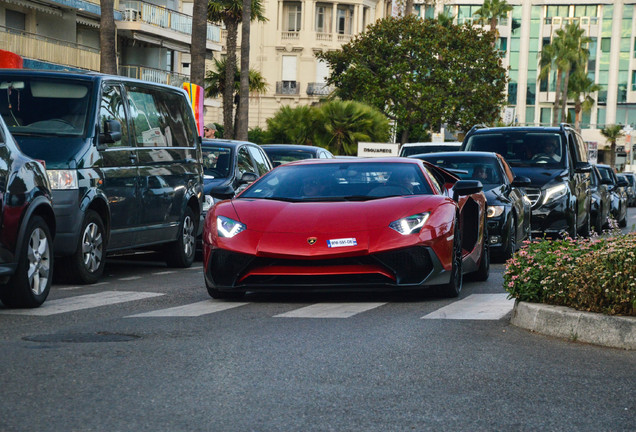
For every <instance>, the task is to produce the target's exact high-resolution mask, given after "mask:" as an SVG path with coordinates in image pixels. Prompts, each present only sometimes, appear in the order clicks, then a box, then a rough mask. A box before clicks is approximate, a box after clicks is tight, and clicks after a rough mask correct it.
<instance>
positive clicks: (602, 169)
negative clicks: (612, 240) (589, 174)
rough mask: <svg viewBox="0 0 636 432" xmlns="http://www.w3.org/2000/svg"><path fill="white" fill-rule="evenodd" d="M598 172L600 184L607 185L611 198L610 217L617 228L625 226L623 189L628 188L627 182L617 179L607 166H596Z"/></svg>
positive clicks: (625, 208) (624, 193) (626, 203)
mask: <svg viewBox="0 0 636 432" xmlns="http://www.w3.org/2000/svg"><path fill="white" fill-rule="evenodd" d="M596 167H597V168H598V172H599V173H600V174H601V182H602V183H603V184H606V185H608V187H609V190H610V193H611V196H612V209H611V216H612V218H614V219H615V220H616V222H618V226H619V227H622V228H624V227H626V226H627V207H628V202H627V193H626V192H625V188H626V187H627V186H629V183H628V182H627V180H621V179H619V178H618V176H617V175H616V173H615V172H614V170H613V169H612V167H611V166H609V165H603V164H597V165H596Z"/></svg>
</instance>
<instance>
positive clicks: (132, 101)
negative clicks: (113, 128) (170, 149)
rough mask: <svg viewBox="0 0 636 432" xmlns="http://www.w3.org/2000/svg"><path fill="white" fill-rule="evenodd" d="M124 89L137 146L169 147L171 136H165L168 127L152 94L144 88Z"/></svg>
mask: <svg viewBox="0 0 636 432" xmlns="http://www.w3.org/2000/svg"><path fill="white" fill-rule="evenodd" d="M126 87H127V89H126V90H127V94H128V106H129V108H130V118H131V119H132V121H133V126H134V128H135V141H136V143H137V145H138V146H140V147H165V146H170V145H171V142H170V140H171V139H172V135H171V134H168V135H166V127H168V125H167V124H166V122H165V121H164V119H163V116H162V115H161V112H160V111H159V108H158V107H157V101H156V99H155V97H154V95H153V93H154V92H153V91H152V90H151V89H148V88H144V87H133V86H131V87H128V86H126Z"/></svg>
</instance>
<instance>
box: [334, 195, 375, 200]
mask: <svg viewBox="0 0 636 432" xmlns="http://www.w3.org/2000/svg"><path fill="white" fill-rule="evenodd" d="M378 198H382V197H377V196H369V195H348V196H345V197H342V199H343V200H345V201H370V200H374V199H378Z"/></svg>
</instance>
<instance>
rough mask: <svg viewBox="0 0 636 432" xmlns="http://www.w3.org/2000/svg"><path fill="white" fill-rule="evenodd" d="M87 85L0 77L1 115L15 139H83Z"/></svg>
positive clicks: (55, 79) (34, 78)
mask: <svg viewBox="0 0 636 432" xmlns="http://www.w3.org/2000/svg"><path fill="white" fill-rule="evenodd" d="M90 86H91V85H90V84H89V83H84V82H78V81H70V80H65V79H61V78H36V77H32V78H31V77H17V76H2V75H0V115H2V118H3V119H4V121H5V122H6V123H7V125H8V126H9V128H10V129H11V133H13V134H15V135H44V136H83V135H84V133H85V130H86V126H87V123H88V121H87V119H88V115H87V114H88V106H89V103H88V101H89V98H90V94H91V92H90Z"/></svg>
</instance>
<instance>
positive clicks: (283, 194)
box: [240, 162, 433, 201]
mask: <svg viewBox="0 0 636 432" xmlns="http://www.w3.org/2000/svg"><path fill="white" fill-rule="evenodd" d="M432 193H433V192H432V190H431V188H430V186H429V184H428V182H427V181H426V178H425V177H424V174H423V172H422V170H421V169H420V168H419V166H417V165H415V164H410V163H386V162H384V163H378V162H368V163H355V164H352V163H340V164H338V163H329V164H327V163H325V164H311V165H309V164H308V165H284V166H281V167H278V168H276V169H275V170H273V171H270V172H269V173H268V174H267V175H265V176H264V177H262V178H261V179H260V180H259V181H257V182H256V183H254V184H253V185H252V187H250V188H249V189H247V190H246V191H245V192H244V193H243V194H241V196H240V197H241V198H266V199H276V200H284V201H365V200H371V199H377V198H385V197H390V196H401V195H421V194H432Z"/></svg>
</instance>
